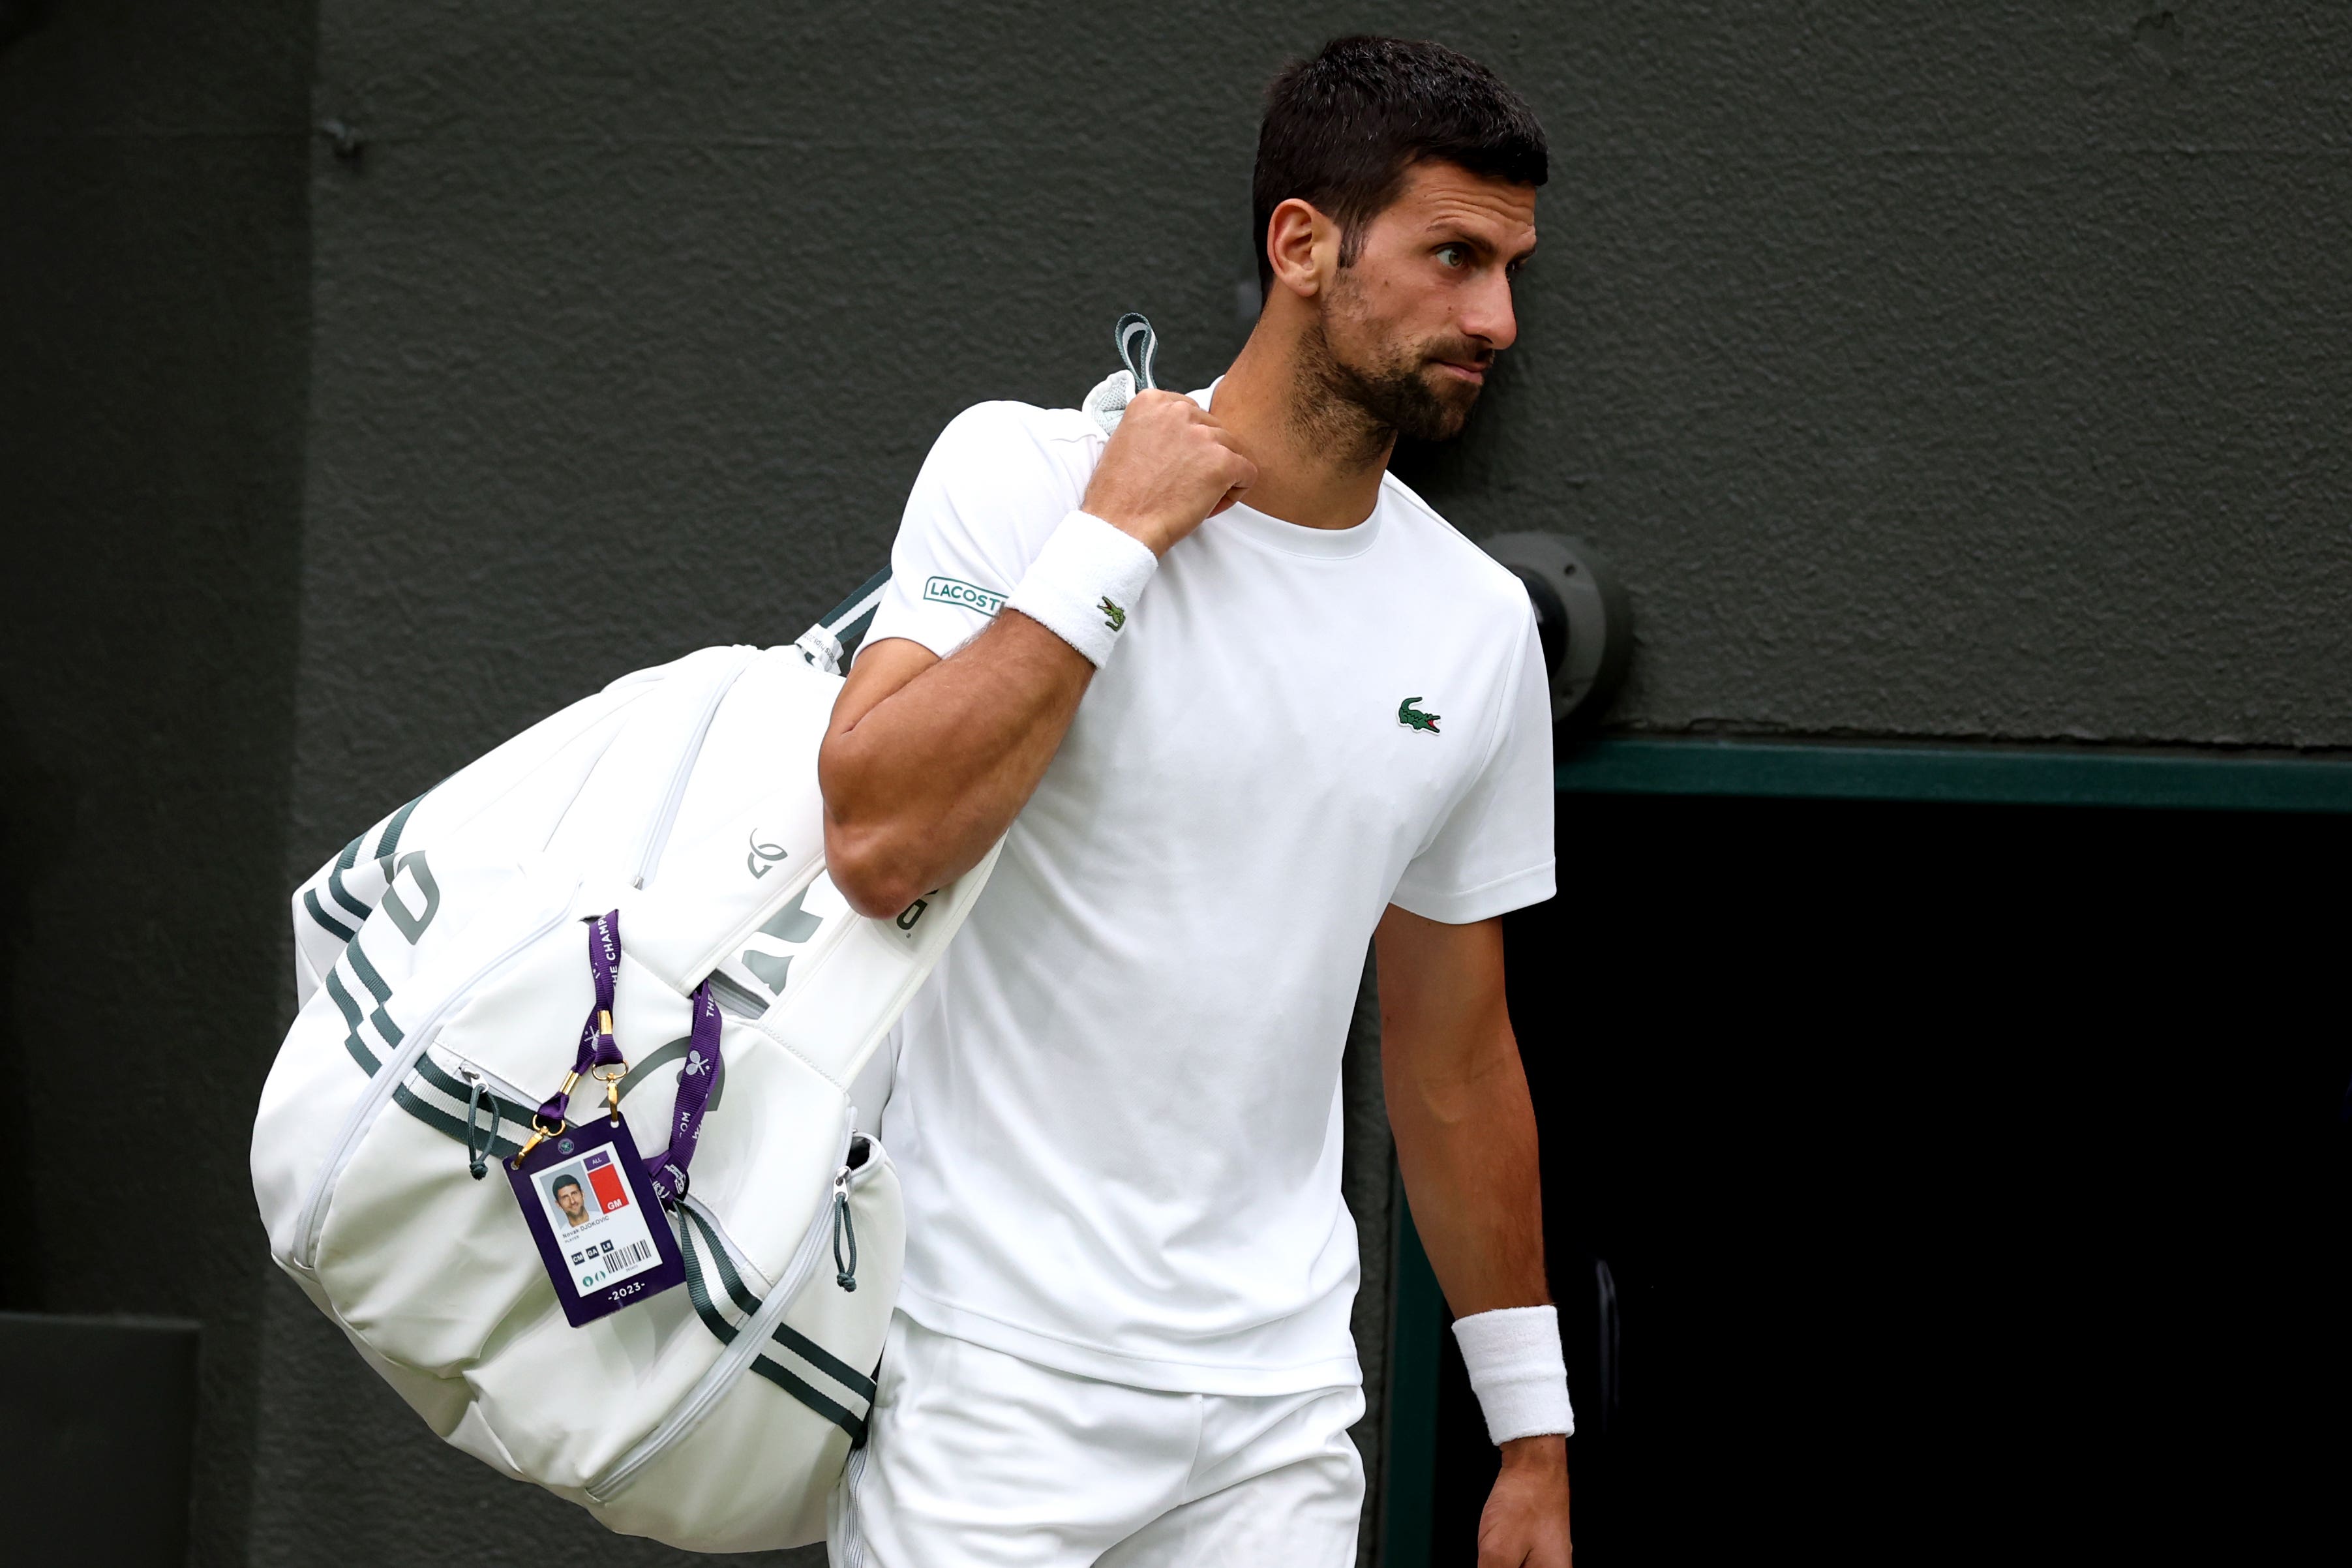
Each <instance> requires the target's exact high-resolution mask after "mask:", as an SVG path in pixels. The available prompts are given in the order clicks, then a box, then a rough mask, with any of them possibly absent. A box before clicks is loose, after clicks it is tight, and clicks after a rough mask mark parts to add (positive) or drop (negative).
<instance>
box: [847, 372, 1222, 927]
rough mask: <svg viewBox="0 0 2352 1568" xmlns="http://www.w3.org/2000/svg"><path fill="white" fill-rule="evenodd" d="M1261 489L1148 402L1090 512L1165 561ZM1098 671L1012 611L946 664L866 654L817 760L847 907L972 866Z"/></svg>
mask: <svg viewBox="0 0 2352 1568" xmlns="http://www.w3.org/2000/svg"><path fill="white" fill-rule="evenodd" d="M1256 477H1257V469H1256V468H1255V466H1254V465H1253V464H1251V462H1250V461H1249V459H1248V458H1244V457H1243V456H1242V455H1241V454H1240V452H1238V451H1237V450H1235V449H1234V445H1233V442H1232V439H1231V437H1228V436H1227V435H1226V433H1225V431H1224V430H1223V427H1222V426H1219V425H1218V424H1217V422H1216V421H1215V420H1214V419H1212V418H1211V417H1210V416H1209V415H1208V412H1207V411H1206V410H1205V409H1202V408H1201V407H1200V406H1199V405H1196V404H1194V403H1193V402H1192V399H1191V398H1189V397H1179V396H1177V395H1173V394H1171V393H1165V392H1146V393H1143V394H1141V395H1139V396H1138V397H1137V398H1136V399H1135V401H1134V402H1132V403H1130V404H1129V405H1128V408H1127V414H1126V416H1125V418H1123V419H1122V420H1121V421H1120V422H1119V426H1118V433H1117V434H1116V435H1114V436H1113V437H1111V439H1110V443H1109V445H1108V447H1106V448H1105V449H1104V451H1103V455H1102V460H1101V461H1100V462H1099V463H1097V465H1096V467H1095V471H1094V474H1093V476H1092V478H1091V479H1090V480H1089V481H1088V483H1087V493H1086V501H1085V508H1086V510H1087V511H1088V512H1090V513H1092V514H1093V515H1094V516H1096V517H1098V518H1100V519H1102V520H1103V521H1106V522H1108V523H1109V524H1110V525H1111V526H1112V527H1114V528H1117V529H1120V530H1122V531H1126V532H1127V533H1129V534H1132V535H1133V536H1134V537H1135V538H1137V539H1139V540H1141V541H1142V542H1144V543H1145V544H1147V545H1149V546H1150V549H1151V551H1152V552H1153V553H1154V554H1158V555H1164V554H1166V553H1167V552H1168V550H1169V548H1170V547H1171V545H1173V544H1174V543H1175V542H1177V541H1178V540H1180V539H1181V538H1183V537H1184V535H1186V534H1188V533H1190V532H1191V531H1192V530H1194V529H1195V528H1198V527H1199V526H1200V525H1201V523H1202V520H1203V519H1205V518H1208V517H1210V516H1213V514H1215V513H1216V512H1219V511H1222V510H1224V509H1225V508H1226V507H1228V506H1230V505H1232V504H1233V501H1234V498H1235V497H1237V496H1238V495H1240V493H1241V492H1242V490H1243V489H1245V488H1247V486H1248V485H1249V484H1250V482H1251V481H1252V480H1253V479H1255V478H1256ZM1094 672H1095V671H1094V666H1093V665H1091V664H1089V663H1088V662H1087V659H1086V657H1085V656H1084V655H1082V654H1080V653H1079V652H1078V651H1077V650H1076V648H1073V647H1070V645H1069V644H1067V643H1066V642H1064V641H1063V640H1062V639H1061V638H1060V637H1055V635H1054V634H1053V633H1052V632H1050V631H1048V630H1046V629H1045V627H1044V626H1041V625H1039V624H1038V623H1037V622H1035V621H1033V620H1031V619H1030V618H1029V617H1028V616H1024V615H1023V614H1021V613H1020V612H1019V611H1018V610H1013V609H1005V610H1001V611H999V612H998V613H997V616H996V619H995V620H994V621H992V622H991V623H990V624H989V626H988V628H987V629H986V630H984V631H982V633H981V634H980V635H979V636H978V637H974V638H972V639H971V641H970V642H968V643H966V644H965V645H964V646H963V647H960V648H958V649H957V650H956V651H955V652H954V653H953V654H952V655H951V656H950V657H949V658H944V659H943V658H939V657H938V656H937V655H935V654H933V653H932V652H931V651H930V649H929V648H927V647H923V646H922V645H921V644H919V643H917V642H913V641H910V640H908V639H907V638H904V637H888V638H885V639H884V640H882V641H880V642H878V643H876V644H875V645H874V646H873V647H871V648H869V649H866V650H864V651H863V652H862V653H861V655H860V657H859V658H858V660H857V665H856V668H855V669H853V670H852V671H851V672H850V676H849V679H848V681H847V682H846V683H845V685H844V686H843V687H842V689H841V695H840V696H839V697H838V698H837V699H835V702H834V708H833V720H832V722H831V723H830V724H829V725H828V726H827V727H826V730H825V737H824V746H823V748H822V749H821V750H820V751H819V752H818V753H817V763H816V771H817V784H818V787H819V788H820V789H822V790H823V791H824V853H825V864H826V867H827V868H828V869H829V870H830V871H831V872H832V874H833V881H834V886H835V887H837V888H839V889H841V893H842V896H843V897H844V898H845V899H847V900H849V905H850V907H851V908H852V909H854V910H856V911H857V912H858V913H860V914H862V915H872V916H882V915H894V914H897V913H898V911H899V910H903V909H905V908H906V907H907V906H908V904H910V903H913V902H914V901H915V900H917V899H919V898H920V897H922V895H923V894H925V893H926V892H929V890H930V889H933V888H936V887H938V886H940V884H941V883H942V882H945V881H947V880H948V879H950V878H952V877H958V876H961V875H962V874H963V873H964V872H966V871H968V870H970V869H971V868H972V867H974V866H976V865H978V864H979V863H980V858H981V857H982V856H983V855H985V854H987V853H988V847H989V846H990V845H992V844H993V843H995V842H996V841H997V839H998V838H999V837H1003V833H1004V830H1005V829H1006V828H1007V827H1010V826H1012V825H1013V817H1015V816H1018V815H1020V812H1021V808H1022V807H1023V806H1024V805H1027V804H1028V803H1029V796H1030V795H1031V794H1033V793H1034V791H1035V790H1036V788H1037V781H1038V780H1039V779H1041V778H1043V777H1045V767H1046V764H1048V763H1051V762H1052V761H1053V760H1054V753H1055V752H1056V751H1058V750H1060V748H1061V744H1062V737H1063V736H1064V735H1065V734H1066V733H1067V732H1068V731H1069V728H1070V721H1071V719H1072V718H1074V717H1075V716H1076V713H1077V710H1078V700H1079V699H1080V698H1082V697H1084V696H1085V695H1086V691H1087V683H1088V682H1089V681H1090V680H1092V679H1093V678H1094Z"/></svg>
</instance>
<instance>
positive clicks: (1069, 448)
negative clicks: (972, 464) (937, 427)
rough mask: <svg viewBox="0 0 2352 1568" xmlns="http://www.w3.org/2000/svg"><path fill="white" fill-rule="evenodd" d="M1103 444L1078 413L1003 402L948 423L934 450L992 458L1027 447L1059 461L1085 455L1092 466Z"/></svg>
mask: <svg viewBox="0 0 2352 1568" xmlns="http://www.w3.org/2000/svg"><path fill="white" fill-rule="evenodd" d="M1103 441H1104V437H1103V431H1102V426H1099V425H1097V424H1096V423H1095V422H1094V421H1093V420H1092V419H1090V418H1088V417H1087V416H1086V415H1085V414H1084V413H1082V412H1080V411H1079V410H1077V409H1076V408H1040V407H1038V406H1037V405H1035V404H1034V403H1015V402H1013V401H1012V400H1011V399H1009V398H1000V399H995V400H992V401H990V402H987V403H975V404H973V405H971V407H969V408H967V409H965V410H964V411H963V412H962V413H961V414H959V415H957V416H955V417H954V418H952V419H950V420H949V421H948V422H947V426H946V428H944V429H942V430H941V431H940V438H939V440H938V442H937V443H936V444H935V445H934V447H933V448H932V450H933V451H934V453H940V452H946V453H950V454H953V455H955V456H957V457H966V458H1002V457H1003V456H1004V455H1005V454H1006V453H1007V452H1008V451H1018V450H1020V449H1021V448H1023V447H1034V448H1035V449H1037V450H1040V451H1043V452H1046V453H1048V454H1050V455H1053V456H1055V457H1063V458H1067V457H1074V456H1083V457H1084V458H1085V460H1086V461H1087V462H1088V463H1089V464H1091V463H1092V461H1093V459H1094V457H1095V456H1096V454H1097V452H1098V451H1099V449H1100V448H1101V447H1102V445H1103Z"/></svg>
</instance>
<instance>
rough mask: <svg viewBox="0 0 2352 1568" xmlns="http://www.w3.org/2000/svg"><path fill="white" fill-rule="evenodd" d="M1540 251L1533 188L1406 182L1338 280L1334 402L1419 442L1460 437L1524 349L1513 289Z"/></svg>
mask: <svg viewBox="0 0 2352 1568" xmlns="http://www.w3.org/2000/svg"><path fill="white" fill-rule="evenodd" d="M1535 247H1536V193H1535V187H1534V186H1532V185H1515V184H1508V183H1507V182H1506V181H1502V180H1490V179H1486V178H1483V177H1481V176H1479V175H1476V174H1471V173H1469V172H1468V171H1467V170H1465V169H1463V168H1461V167H1459V166H1458V165H1456V164H1453V163H1421V164H1417V165H1415V166H1414V167H1413V168H1412V169H1410V170H1408V171H1407V172H1406V174H1405V183H1404V188H1403V191H1402V194H1400V195H1398V197H1397V199H1396V200H1395V201H1393V202H1391V204H1390V205H1388V206H1387V207H1385V208H1384V209H1382V210H1381V213H1380V214H1379V215H1378V216H1375V217H1374V218H1373V219H1372V220H1371V221H1370V223H1368V224H1366V225H1365V226H1363V230H1362V233H1361V235H1360V248H1359V250H1358V253H1357V257H1356V259H1355V261H1354V262H1353V263H1352V264H1351V265H1349V266H1345V267H1342V268H1339V272H1338V274H1337V276H1336V277H1335V278H1334V279H1333V282H1332V287H1331V290H1330V296H1329V300H1328V303H1327V304H1326V307H1325V310H1324V312H1323V336H1324V342H1325V344H1326V345H1327V346H1328V349H1329V351H1330V361H1331V363H1330V365H1329V367H1328V368H1329V370H1330V371H1331V372H1332V373H1333V380H1334V383H1335V385H1334V388H1333V390H1334V391H1336V392H1338V393H1339V395H1341V396H1343V397H1345V398H1347V399H1348V401H1349V402H1351V403H1354V404H1356V405H1358V406H1360V407H1361V408H1362V409H1364V411H1365V412H1366V413H1368V414H1370V415H1371V416H1373V417H1374V419H1376V420H1377V421H1378V422H1379V423H1381V424H1382V425H1384V426H1388V427H1390V428H1391V429H1394V430H1396V431H1398V432H1400V433H1401V434H1403V435H1406V436H1411V437H1415V438H1416V439H1419V440H1424V441H1441V440H1444V439H1446V438H1447V437H1453V436H1455V435H1458V434H1460V433H1461V429H1462V424H1463V421H1464V420H1465V419H1467V418H1468V417H1469V416H1470V410H1471V407H1472V406H1473V405H1475V404H1476V403H1477V401H1478V394H1479V392H1480V391H1481V390H1483V389H1484V388H1485V386H1486V373H1487V371H1488V370H1489V369H1491V368H1492V366H1493V364H1494V360H1495V356H1496V354H1497V353H1501V352H1502V351H1503V350H1504V349H1507V348H1508V347H1510V346H1511V343H1512V342H1514V341H1515V340H1516V339H1517V337H1518V331H1519V329H1518V321H1517V317H1516V316H1514V314H1513V313H1512V310H1511V279H1512V277H1513V276H1514V275H1515V274H1516V273H1517V271H1518V269H1519V266H1520V264H1521V263H1522V262H1524V261H1525V260H1526V259H1527V258H1528V256H1529V255H1531V254H1532V253H1533V252H1534V250H1535Z"/></svg>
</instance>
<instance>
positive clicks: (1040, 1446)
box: [826, 1312, 1364, 1568]
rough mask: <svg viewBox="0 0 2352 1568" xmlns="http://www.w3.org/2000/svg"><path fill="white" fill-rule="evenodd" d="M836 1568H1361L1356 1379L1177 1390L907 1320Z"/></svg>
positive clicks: (837, 1536) (897, 1339) (887, 1372)
mask: <svg viewBox="0 0 2352 1568" xmlns="http://www.w3.org/2000/svg"><path fill="white" fill-rule="evenodd" d="M880 1383H881V1388H880V1391H879V1392H878V1393H877V1395H876V1397H875V1401H874V1413H873V1416H872V1434H873V1435H872V1437H871V1438H870V1440H869V1441H868V1443H867V1445H866V1447H864V1448H861V1449H859V1450H858V1451H857V1452H856V1453H855V1454H853V1455H851V1456H850V1460H849V1469H848V1472H847V1474H845V1476H844V1477H843V1478H842V1483H841V1486H840V1488H839V1489H838V1490H836V1491H835V1494H834V1499H833V1510H832V1517H831V1520H830V1525H831V1528H830V1530H829V1531H827V1537H826V1546H827V1548H828V1549H829V1550H830V1552H831V1553H832V1559H833V1563H834V1568H967V1565H971V1568H979V1565H981V1564H987V1565H989V1568H1013V1565H1015V1564H1017V1565H1019V1568H1086V1565H1087V1564H1092V1563H1101V1564H1103V1565H1104V1568H1158V1565H1160V1564H1171V1565H1173V1564H1176V1563H1187V1564H1198V1563H1215V1564H1218V1565H1219V1568H1255V1565H1256V1564H1261V1563H1263V1564H1269V1565H1271V1564H1279V1565H1280V1568H1353V1564H1354V1563H1355V1561H1356V1521H1357V1516H1358V1515H1359V1514H1360V1512H1361V1511H1362V1509H1363V1502H1364V1467H1363V1461H1362V1460H1361V1459H1360V1458H1358V1457H1357V1454H1356V1445H1355V1444H1354V1442H1353V1441H1351V1440H1350V1439H1349V1436H1348V1428H1349V1426H1353V1425H1354V1424H1355V1423H1356V1421H1357V1420H1358V1419H1359V1418H1360V1416H1361V1415H1363V1413H1364V1394H1363V1390H1362V1389H1360V1388H1358V1387H1356V1386H1354V1385H1352V1384H1351V1385H1349V1386H1346V1387H1340V1388H1321V1389H1316V1390H1313V1391H1311V1392H1309V1393H1306V1394H1272V1395H1265V1396H1259V1395H1250V1394H1168V1393H1163V1392H1161V1391H1159V1390H1156V1389H1148V1388H1130V1387H1128V1386H1127V1385H1125V1384H1116V1383H1100V1382H1097V1381H1096V1380H1095V1379H1093V1378H1087V1377H1078V1376H1076V1375H1074V1374H1072V1373H1065V1372H1055V1371H1053V1370H1052V1369H1050V1368H1047V1367H1042V1366H1039V1365H1037V1364H1035V1363H1033V1362H1026V1361H1023V1360H1022V1359H1021V1358H1020V1357H1018V1356H1010V1355H1006V1354H1004V1353H1003V1352H1000V1351H992V1350H983V1349H982V1348H981V1347H980V1346H979V1345H975V1344H971V1343H970V1342H966V1341H963V1340H958V1339H950V1338H949V1337H948V1336H947V1335H945V1334H939V1333H934V1332H932V1331H930V1330H929V1329H926V1328H924V1327H923V1326H922V1325H921V1324H919V1323H917V1322H914V1321H911V1320H910V1319H908V1317H907V1315H906V1314H905V1313H903V1312H901V1313H899V1314H898V1315H897V1316H896V1317H894V1318H893V1319H892V1320H891V1323H890V1338H889V1343H888V1345H887V1348H886V1349H885V1350H884V1351H883V1352H882V1374H881V1378H880Z"/></svg>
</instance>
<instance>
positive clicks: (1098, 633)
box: [1004, 511, 1160, 669]
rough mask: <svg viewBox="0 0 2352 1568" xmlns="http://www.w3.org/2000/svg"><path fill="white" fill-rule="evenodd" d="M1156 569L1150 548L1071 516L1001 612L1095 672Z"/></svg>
mask: <svg viewBox="0 0 2352 1568" xmlns="http://www.w3.org/2000/svg"><path fill="white" fill-rule="evenodd" d="M1159 565H1160V557H1158V556H1157V555H1154V554H1153V553H1151V546H1150V545H1149V544H1146V543H1144V542H1143V541H1141V540H1139V539H1138V538H1136V537H1135V536H1134V535H1133V534H1130V533H1121V532H1120V531H1118V529H1116V528H1113V527H1112V526H1111V525H1110V524H1109V523H1107V522H1105V521H1103V520H1102V519H1100V518H1098V517H1096V516H1093V515H1092V514H1090V513H1087V512H1083V511H1074V512H1072V513H1070V515H1069V516H1067V517H1066V518H1064V519H1063V520H1062V526H1061V527H1059V528H1057V529H1055V530H1054V536H1053V537H1052V538H1051V539H1048V540H1047V541H1045V549H1043V550H1041V551H1039V552H1037V559H1036V560H1034V561H1033V562H1031V563H1029V570H1028V572H1027V573H1026V574H1024V575H1023V577H1022V579H1021V581H1020V583H1019V584H1016V585H1015V586H1014V588H1013V592H1012V593H1010V594H1008V595H1005V598H1004V607H1005V608H1006V609H1008V610H1018V611H1020V612H1021V613H1022V614H1023V615H1024V616H1028V617H1029V618H1030V619H1031V620H1033V621H1035V622H1037V623H1038V624H1039V625H1040V626H1044V627H1045V629H1046V630H1047V631H1050V632H1052V633H1053V634H1054V635H1055V637H1060V638H1061V639H1062V640H1063V641H1064V642H1066V643H1068V644H1069V645H1070V646H1071V647H1074V648H1076V649H1077V650H1078V651H1079V652H1080V653H1082V654H1084V655H1086V656H1087V660H1088V662H1090V663H1092V664H1093V665H1094V666H1095V667H1096V668H1097V669H1099V668H1102V662H1103V660H1105V659H1107V658H1109V657H1110V650H1111V648H1112V647H1114V646H1115V645H1116V644H1117V643H1118V634H1119V633H1120V632H1121V631H1122V630H1124V629H1125V628H1126V626H1127V617H1128V616H1129V615H1130V614H1132V613H1133V612H1134V609H1135V602H1136V600H1137V599H1139V598H1140V597H1142V596H1143V588H1144V584H1147V583H1149V582H1150V581H1151V574H1152V573H1153V572H1154V571H1156V570H1158V568H1159Z"/></svg>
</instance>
